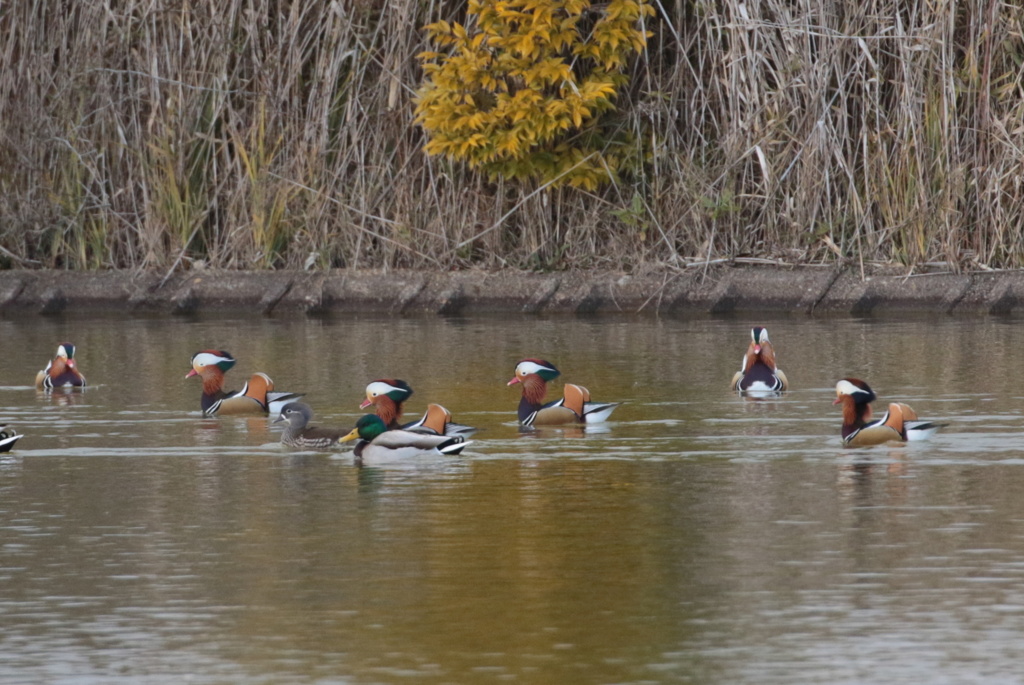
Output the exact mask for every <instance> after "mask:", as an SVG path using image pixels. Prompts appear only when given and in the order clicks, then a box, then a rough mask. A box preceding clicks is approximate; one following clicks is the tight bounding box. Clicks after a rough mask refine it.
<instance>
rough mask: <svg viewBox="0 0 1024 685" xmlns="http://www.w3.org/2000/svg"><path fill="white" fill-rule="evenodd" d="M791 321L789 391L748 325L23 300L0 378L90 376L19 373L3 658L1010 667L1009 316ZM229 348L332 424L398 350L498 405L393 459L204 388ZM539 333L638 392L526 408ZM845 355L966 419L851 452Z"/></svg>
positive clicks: (1013, 494) (208, 678) (615, 672)
mask: <svg viewBox="0 0 1024 685" xmlns="http://www.w3.org/2000/svg"><path fill="white" fill-rule="evenodd" d="M757 323H765V322H761V321H759V322H757ZM767 323H768V325H770V327H771V331H772V338H773V340H774V341H775V343H776V344H777V345H779V348H780V350H781V349H784V350H785V359H786V360H787V361H786V365H785V366H786V370H787V372H788V373H789V375H790V382H791V383H792V386H791V389H790V390H789V391H788V392H787V393H785V394H784V395H782V396H779V397H774V398H771V399H765V400H758V401H751V400H750V399H748V398H742V397H739V396H737V395H736V394H735V393H732V392H731V391H729V390H728V388H727V385H728V378H729V377H730V376H731V374H732V373H733V372H734V371H735V362H736V360H735V358H734V357H735V349H734V345H733V344H732V343H733V341H734V340H735V339H736V337H737V335H743V336H745V335H747V332H748V331H749V327H750V322H747V321H734V320H703V321H671V320H661V321H652V320H642V321H636V320H628V319H622V320H614V319H601V318H596V319H585V320H545V319H524V320H517V321H506V320H504V319H494V320H489V319H480V320H464V319H463V320H458V321H445V320H439V319H433V318H429V319H387V320H372V321H366V320H359V319H338V320H332V319H331V318H325V319H317V320H309V319H294V320H290V319H274V318H263V319H257V320H240V321H227V322H226V321H223V320H219V319H217V320H213V319H211V320H203V319H197V320H192V321H179V320H174V321H169V320H162V319H156V320H145V319H139V320H129V321H125V320H122V319H111V320H103V319H95V318H91V319H83V320H76V319H60V318H47V319H26V320H23V321H18V320H0V334H3V335H4V336H5V339H7V340H19V341H21V342H22V344H21V345H18V346H15V347H16V348H15V347H12V349H11V350H10V351H9V353H8V354H6V355H5V356H4V357H2V358H0V383H4V382H6V383H10V382H12V381H14V382H21V381H20V380H19V379H20V377H21V375H23V374H21V370H23V369H24V368H37V367H35V366H32V364H37V362H34V361H32V360H30V359H28V358H27V357H25V358H22V357H21V356H19V355H23V354H26V351H31V350H33V349H43V348H47V349H48V348H49V347H51V346H52V344H53V341H56V340H61V339H70V338H73V339H75V340H76V343H77V352H76V356H77V357H78V358H79V360H80V361H81V363H82V364H83V365H86V366H87V368H88V369H89V370H90V381H91V382H94V383H95V384H96V385H95V386H94V387H91V388H90V389H89V390H88V392H86V393H74V394H72V395H66V396H65V397H66V398H67V399H68V400H70V401H68V402H67V403H65V402H64V401H63V400H62V399H61V396H59V395H54V396H52V397H51V396H36V395H35V391H34V390H33V389H32V388H30V387H28V386H13V385H8V386H3V385H0V422H5V423H8V424H11V425H13V426H16V427H17V428H18V429H19V431H21V432H24V433H26V434H27V437H26V438H25V439H24V440H23V441H22V442H21V443H19V444H18V447H17V449H16V451H15V452H12V453H10V454H4V455H0V549H2V550H3V564H2V567H0V579H2V581H3V582H2V584H0V587H2V588H3V589H2V590H0V618H2V621H0V643H2V644H3V645H4V649H3V650H0V683H2V682H12V683H14V682H104V683H132V684H133V685H134V684H135V683H150V682H152V683H164V682H169V681H175V682H178V681H181V682H185V681H188V682H192V683H222V682H246V683H262V682H266V683H276V682H289V683H292V682H295V683H302V682H309V683H313V682H323V683H328V682H330V683H335V682H396V681H399V680H408V679H410V678H413V679H416V680H417V681H424V682H438V683H441V682H466V683H469V682H492V681H496V680H517V681H520V682H624V683H625V682H637V683H638V682H729V683H743V682H749V683H801V682H804V683H821V682H829V683H836V682H849V683H854V682H863V681H865V680H877V679H878V678H877V677H871V676H874V674H876V673H878V671H877V664H879V663H884V664H886V671H885V678H884V679H885V681H886V682H889V683H920V682H938V681H948V682H964V681H972V680H977V678H975V677H974V676H975V672H976V671H977V664H979V663H984V664H985V673H986V677H988V678H989V679H995V680H1000V679H1002V680H1003V681H1006V682H1012V681H1013V678H1015V677H1016V675H1010V674H1015V673H1016V669H1017V668H1018V663H1019V659H1018V658H1017V657H1018V656H1019V647H1018V646H1017V641H1018V638H1019V635H1020V634H1021V632H1022V631H1024V612H1022V611H1020V609H1019V607H1021V606H1024V601H1022V600H1024V574H1022V572H1021V569H1024V551H1022V550H1021V547H1020V544H1019V542H1020V535H1021V532H1020V526H1019V522H1020V521H1022V520H1024V501H1022V499H1021V498H1020V496H1019V493H1020V491H1021V489H1022V487H1024V483H1022V474H1021V473H1020V465H1021V464H1024V459H1022V456H1024V455H1022V453H1021V447H1020V445H1021V441H1020V435H1021V433H1024V420H1022V418H1021V416H1020V415H1019V412H1018V411H1017V406H1016V405H1017V402H1016V401H1015V398H1017V394H1018V393H1017V388H1016V386H1015V379H1012V378H1009V377H1008V376H1009V375H1008V374H1005V373H1003V372H1002V371H1001V370H1002V369H1005V368H1010V367H1011V366H1012V359H1013V358H1012V357H1011V355H1012V354H1014V353H1015V351H1016V349H1017V347H1018V346H1019V345H1018V344H1017V341H1016V337H1017V333H1016V329H1015V327H1014V326H1013V325H1010V324H1011V323H1012V322H1011V321H1009V320H1005V321H1002V320H1001V321H987V320H986V321H980V322H979V321H976V320H972V321H964V322H960V321H956V320H952V319H941V320H937V321H936V320H930V321H922V322H885V321H854V320H829V321H808V320H803V319H793V320H789V319H782V320H779V321H774V322H767ZM937 338H938V339H942V340H943V345H942V346H941V348H938V347H936V346H935V345H934V340H935V339H937ZM680 340H686V341H687V344H686V345H685V346H682V345H679V344H678V341H680ZM211 345H216V346H217V347H218V348H223V349H228V350H231V352H232V353H233V354H234V355H235V356H236V357H237V358H239V360H240V365H244V366H245V368H260V369H266V370H267V372H268V373H270V374H271V375H272V376H273V377H274V378H275V380H278V381H279V382H280V384H281V385H282V387H284V386H287V387H294V388H302V389H303V390H304V391H306V393H307V395H306V399H307V400H308V401H309V403H310V404H311V405H312V406H313V407H314V408H315V410H316V412H317V416H318V417H322V420H323V422H324V423H325V424H327V425H352V424H354V423H355V420H356V419H357V418H358V416H359V415H360V413H359V411H358V409H357V407H358V404H359V401H360V399H361V398H362V396H363V388H364V387H365V385H366V383H367V382H368V381H369V380H372V379H374V378H382V377H399V378H407V379H408V380H409V382H410V383H411V384H412V385H413V386H414V387H415V388H416V395H415V396H414V397H413V398H411V400H410V403H409V406H408V408H407V411H408V412H409V413H410V414H412V415H418V414H419V413H422V411H423V409H424V408H425V407H426V404H427V402H440V403H441V404H443V405H444V406H446V407H448V408H449V409H450V410H452V412H453V413H454V414H455V415H456V416H458V417H459V418H460V421H461V420H464V421H465V422H466V423H469V424H472V425H475V426H479V427H480V428H481V429H482V430H481V431H480V433H478V434H477V435H476V436H475V437H474V444H473V446H472V451H471V452H469V451H468V450H467V453H464V454H463V455H461V456H459V457H456V458H452V459H439V460H434V461H432V462H430V463H417V464H411V465H401V464H397V465H389V466H388V467H386V468H376V467H368V468H357V467H355V466H354V464H353V460H352V454H351V452H350V451H345V450H341V449H339V450H337V451H336V452H332V453H310V452H301V451H295V450H290V449H287V448H283V447H282V446H281V445H280V444H279V442H278V441H279V435H280V433H279V427H277V426H274V425H273V424H272V423H271V422H270V419H269V418H264V417H222V418H216V419H205V418H202V417H200V416H199V413H198V411H197V408H196V407H197V405H196V397H195V387H194V386H192V385H190V384H189V383H187V382H186V381H184V380H183V379H182V378H181V375H182V374H181V367H182V365H183V364H184V363H186V362H187V360H188V359H189V358H190V357H191V354H192V353H193V352H194V351H195V350H196V349H204V348H206V347H210V346H211ZM128 348H130V349H128ZM437 350H443V351H444V352H443V354H441V353H436V352H433V351H437ZM526 353H531V354H534V353H536V354H543V355H544V356H545V357H546V358H549V359H551V360H552V361H554V362H555V363H557V364H558V366H559V368H560V369H561V370H562V371H563V372H564V373H565V374H566V376H567V377H586V378H593V379H594V380H593V381H590V382H588V387H590V389H591V390H592V391H593V392H594V393H595V394H599V395H600V396H602V397H615V398H617V399H618V398H622V399H625V400H628V402H627V403H626V404H624V405H623V406H622V407H620V408H618V409H617V410H616V413H615V415H614V418H615V420H614V421H611V422H609V423H607V424H603V425H594V426H591V425H588V426H586V427H568V428H559V429H542V430H536V431H530V432H520V430H519V428H518V426H517V424H516V421H515V419H516V413H515V412H516V405H517V398H510V397H509V395H508V393H507V392H506V390H507V388H506V387H505V382H506V381H507V376H506V374H507V369H508V368H509V365H510V364H514V363H515V362H516V360H518V359H521V358H522V356H523V354H526ZM126 355H127V356H130V357H131V358H132V359H133V368H134V369H145V373H137V374H134V375H133V376H132V377H131V378H130V379H124V378H122V374H123V364H124V359H125V357H126ZM339 358H343V359H344V360H345V363H343V364H342V363H336V362H333V361H332V362H331V363H325V362H324V361H323V360H337V359H339ZM795 362H799V363H795ZM26 364H28V365H29V366H28V367H26ZM595 369H599V370H600V373H593V370H595ZM19 374H21V375H19ZM851 374H852V375H858V376H862V377H867V378H870V379H871V382H872V387H874V388H875V389H876V391H877V392H879V394H880V398H881V401H885V400H887V399H888V398H891V397H900V398H901V399H906V400H907V401H910V402H911V403H912V404H913V405H914V406H915V408H917V409H918V410H919V411H922V413H924V412H927V415H930V416H940V415H941V416H943V417H949V420H950V422H951V424H952V425H951V426H950V427H948V428H947V429H946V430H945V432H943V433H940V434H939V435H938V436H936V437H935V438H934V439H933V440H932V441H929V442H927V443H920V444H913V445H908V446H903V447H895V448H891V447H875V448H865V449H858V450H851V449H841V448H840V439H839V430H840V423H841V420H840V418H839V416H838V415H837V414H836V412H835V409H834V407H832V405H831V401H832V398H833V397H834V391H833V388H834V385H835V381H836V380H837V379H838V378H840V377H844V376H847V375H851ZM865 674H871V676H866V675H865Z"/></svg>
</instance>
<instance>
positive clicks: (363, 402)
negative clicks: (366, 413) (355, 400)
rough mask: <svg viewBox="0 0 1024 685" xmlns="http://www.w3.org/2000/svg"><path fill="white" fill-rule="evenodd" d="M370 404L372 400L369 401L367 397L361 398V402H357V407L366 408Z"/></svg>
mask: <svg viewBox="0 0 1024 685" xmlns="http://www.w3.org/2000/svg"><path fill="white" fill-rule="evenodd" d="M371 404H373V402H371V401H370V399H369V398H366V399H365V400H363V401H362V402H360V403H359V408H360V409H366V408H367V407H369V406H370V405H371Z"/></svg>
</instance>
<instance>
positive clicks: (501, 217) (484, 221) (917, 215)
mask: <svg viewBox="0 0 1024 685" xmlns="http://www.w3.org/2000/svg"><path fill="white" fill-rule="evenodd" d="M655 6H656V8H657V10H658V14H657V16H656V17H655V18H654V19H652V20H651V21H650V23H649V26H648V29H649V30H650V31H652V32H653V34H654V35H653V37H652V39H651V41H650V44H649V46H648V51H647V53H646V54H645V55H643V56H642V58H641V59H639V60H638V61H637V62H636V64H635V69H634V71H633V74H632V85H631V89H630V91H629V92H628V93H627V94H626V95H625V96H624V97H622V98H621V99H620V101H619V102H618V103H617V105H618V111H617V113H616V116H618V117H619V118H620V119H621V122H622V125H623V126H628V127H630V128H631V129H632V130H634V131H635V132H636V133H637V134H638V135H637V137H638V139H639V140H641V141H643V144H644V146H645V149H644V153H645V154H647V155H648V160H649V162H648V163H647V165H646V167H645V168H644V169H643V170H642V171H641V172H639V173H637V174H636V175H634V176H632V177H629V178H626V179H624V180H622V181H621V182H620V183H619V184H618V185H615V186H612V187H608V188H606V189H604V190H602V191H601V192H600V193H599V194H594V193H586V192H582V191H574V190H569V189H558V190H551V189H545V188H530V187H524V186H521V185H514V184H511V183H497V184H491V183H487V182H485V181H484V180H483V179H481V178H479V177H477V176H475V175H473V174H471V173H469V172H467V171H466V170H465V169H463V168H459V167H457V166H453V165H452V164H450V163H448V162H445V161H443V160H438V159H431V158H429V157H427V156H425V155H424V154H423V152H422V149H421V148H422V146H423V143H424V139H423V134H422V132H421V131H420V130H419V129H418V128H416V126H415V125H414V124H413V123H412V121H413V117H412V104H411V99H412V95H413V93H414V91H415V89H416V88H417V87H418V85H419V79H420V73H419V71H418V66H417V61H416V59H415V55H416V54H417V53H419V52H420V51H422V50H424V49H426V48H427V46H426V45H425V44H424V42H423V41H424V33H423V32H422V31H421V28H420V27H422V26H423V25H424V24H426V23H428V22H431V21H435V20H438V19H447V20H462V19H464V17H462V16H461V14H462V13H464V11H465V10H464V3H463V2H444V1H440V0H438V1H433V0H432V1H431V2H425V3H418V2H412V1H411V0H394V1H393V2H383V0H358V1H357V0H343V1H341V2H330V3H329V2H309V3H301V2H281V1H278V0H225V1H224V2H217V3H185V2H180V1H179V0H147V1H146V2H140V1H137V0H109V1H108V2H100V3H92V2H82V3H66V2H59V1H56V0H24V1H23V2H17V3H9V4H7V5H6V6H5V7H4V9H3V11H2V12H0V265H6V266H29V267H35V266H50V267H61V268H156V269H161V270H166V271H170V270H172V269H175V268H187V267H189V266H190V265H193V266H194V265H195V264H197V263H204V264H208V265H210V266H216V267H223V268H236V269H240V268H286V267H287V268H303V267H305V268H327V267H338V266H351V267H357V266H358V267H426V268H443V269H450V268H465V267H469V266H475V265H476V266H482V267H513V268H536V269H560V268H593V267H608V268H622V269H638V268H644V267H647V266H650V265H666V264H667V265H675V266H686V265H688V264H693V263H700V262H704V261H707V260H717V259H736V258H744V257H756V258H764V259H769V260H777V261H782V262H787V263H829V262H834V261H837V260H842V261H847V260H849V261H852V262H853V263H857V262H864V261H885V262H897V263H901V264H908V265H919V264H923V263H931V262H941V263H944V264H946V265H949V266H950V267H952V268H956V269H972V268H1001V267H1020V266H1024V154H1022V150H1024V66H1022V65H1024V37H1022V34H1024V9H1022V8H1021V6H1020V5H1019V4H1017V3H1006V2H997V1H996V0H965V1H964V2H961V3H948V2H934V3H905V2H900V1H898V0H858V1H856V2H855V1H852V0H842V1H840V0H805V1H804V2H800V3H794V2H792V1H791V0H759V1H758V0H755V1H754V2H749V1H747V2H740V1H739V0H719V1H716V2H682V1H677V2H672V3H670V2H668V0H658V2H656V3H655Z"/></svg>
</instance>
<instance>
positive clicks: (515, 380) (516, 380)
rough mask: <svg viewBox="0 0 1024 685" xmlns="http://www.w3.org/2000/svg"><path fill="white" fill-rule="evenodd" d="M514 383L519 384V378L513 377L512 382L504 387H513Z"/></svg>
mask: <svg viewBox="0 0 1024 685" xmlns="http://www.w3.org/2000/svg"><path fill="white" fill-rule="evenodd" d="M516 383H519V376H516V377H514V378H513V379H512V380H510V381H509V382H508V383H506V384H505V385H515V384H516Z"/></svg>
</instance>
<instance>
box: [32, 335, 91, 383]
mask: <svg viewBox="0 0 1024 685" xmlns="http://www.w3.org/2000/svg"><path fill="white" fill-rule="evenodd" d="M84 387H85V376H83V375H82V372H81V371H79V370H78V364H77V363H76V362H75V346H74V345H72V344H71V343H61V344H60V345H59V346H58V347H57V355H56V356H55V357H54V358H53V359H51V360H50V362H49V363H48V364H47V365H46V368H45V369H43V370H42V371H40V372H39V373H37V374H36V388H38V389H40V390H53V389H54V388H84Z"/></svg>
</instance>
